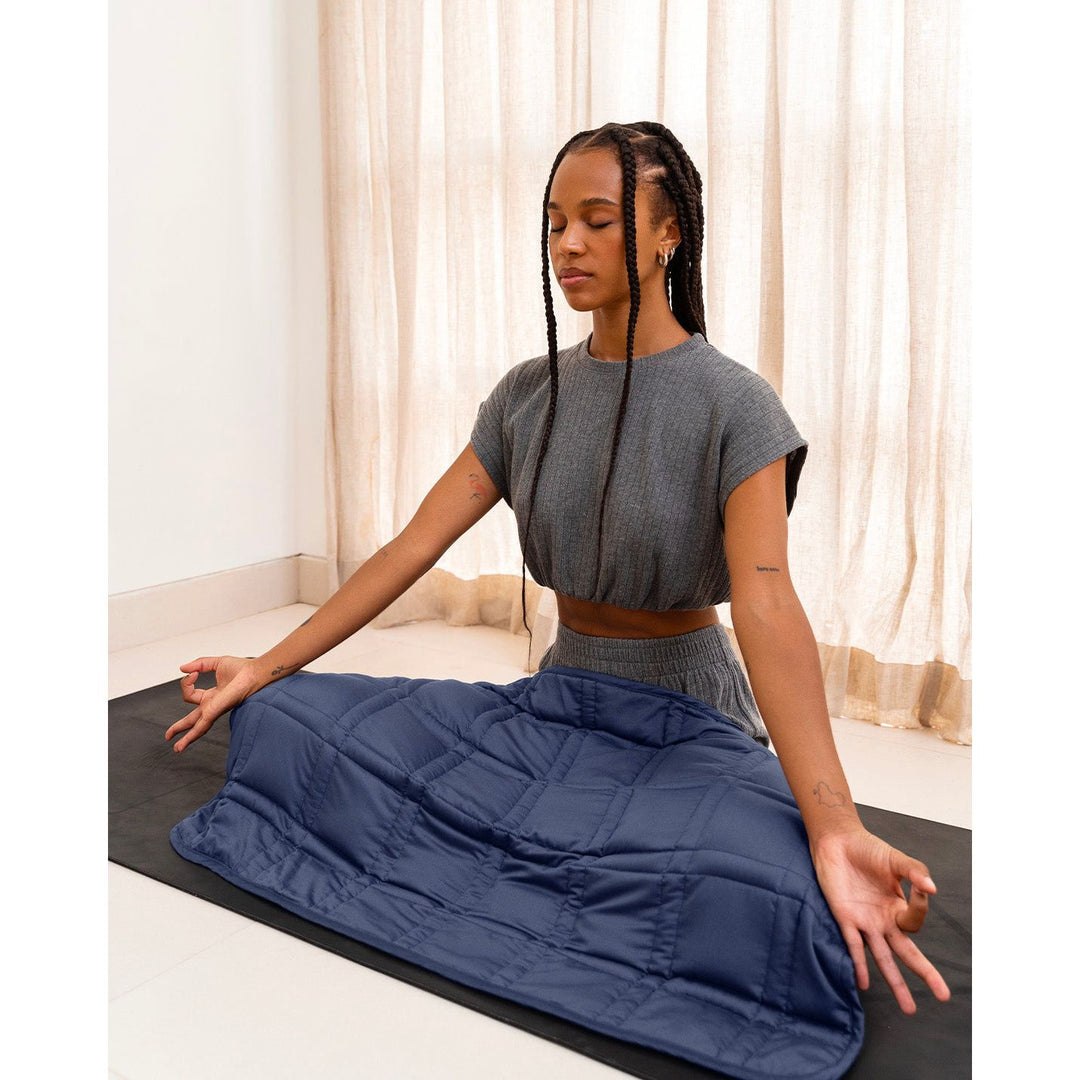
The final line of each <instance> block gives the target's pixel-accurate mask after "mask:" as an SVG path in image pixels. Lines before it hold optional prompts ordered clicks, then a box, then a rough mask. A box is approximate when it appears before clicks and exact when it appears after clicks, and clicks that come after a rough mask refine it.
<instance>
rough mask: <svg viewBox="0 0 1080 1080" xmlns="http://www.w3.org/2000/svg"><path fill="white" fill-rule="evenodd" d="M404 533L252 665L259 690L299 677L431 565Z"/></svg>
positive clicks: (421, 548)
mask: <svg viewBox="0 0 1080 1080" xmlns="http://www.w3.org/2000/svg"><path fill="white" fill-rule="evenodd" d="M437 558H438V556H437V555H432V554H431V553H430V551H429V550H428V549H426V548H425V547H424V546H422V545H421V544H419V543H418V542H416V540H414V539H413V537H412V536H411V534H410V532H409V530H408V529H406V530H405V531H404V532H402V533H401V534H400V535H399V536H396V537H395V538H394V539H393V540H391V541H390V542H389V543H388V544H386V545H385V546H383V547H381V548H380V549H379V550H378V551H376V552H375V554H374V555H372V556H371V558H370V559H368V560H367V561H366V562H365V563H364V564H363V565H362V566H361V567H360V568H359V569H358V570H357V571H356V573H354V574H353V575H352V577H350V578H349V580H348V581H346V582H345V584H344V585H342V586H341V588H340V589H338V591H337V592H336V593H334V595H333V596H331V597H330V599H329V600H327V601H326V603H325V604H323V605H322V607H320V608H319V609H318V610H317V611H315V612H313V613H312V615H311V616H310V617H309V618H308V619H306V620H305V621H304V622H303V623H301V624H300V626H298V627H297V628H296V629H295V630H294V631H293V632H292V633H291V634H289V636H288V637H286V638H284V639H283V640H282V641H280V642H279V643H278V644H277V645H275V646H274V647H273V648H272V649H270V650H269V651H268V652H265V653H263V655H262V656H259V657H257V658H256V660H255V669H256V672H257V673H258V676H259V682H260V684H261V685H266V684H267V683H271V682H274V681H275V680H276V679H282V678H284V677H285V676H286V675H291V674H293V673H294V672H296V671H299V670H300V668H302V667H303V666H304V665H305V664H308V663H310V662H311V661H312V660H314V659H315V658H316V657H318V656H322V654H323V653H325V652H328V651H329V650H330V649H332V648H334V646H336V645H340V644H341V642H343V641H344V640H345V639H346V638H348V637H350V636H351V635H353V634H355V633H356V632H357V630H359V629H360V628H361V627H363V626H365V625H366V624H367V623H369V622H371V620H372V619H374V618H375V616H376V615H378V614H379V613H380V612H381V611H383V609H384V608H386V607H388V606H389V605H390V604H391V603H393V601H394V600H396V599H397V598H398V597H399V596H400V595H401V594H402V593H403V592H404V591H405V590H406V589H407V588H409V586H410V585H412V584H413V583H414V582H415V581H417V580H418V579H419V578H421V577H422V576H423V575H424V574H425V573H427V571H428V570H430V569H431V568H432V566H434V565H435V562H436V560H437Z"/></svg>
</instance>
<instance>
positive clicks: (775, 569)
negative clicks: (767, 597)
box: [754, 566, 780, 574]
mask: <svg viewBox="0 0 1080 1080" xmlns="http://www.w3.org/2000/svg"><path fill="white" fill-rule="evenodd" d="M754 569H755V570H764V571H767V572H768V573H770V574H779V573H780V567H778V566H756V567H755V568H754Z"/></svg>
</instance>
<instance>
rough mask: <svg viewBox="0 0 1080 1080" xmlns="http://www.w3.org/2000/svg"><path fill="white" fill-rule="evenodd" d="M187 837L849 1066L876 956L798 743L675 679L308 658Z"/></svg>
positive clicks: (269, 880) (238, 864) (249, 880)
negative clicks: (860, 928) (324, 669)
mask: <svg viewBox="0 0 1080 1080" xmlns="http://www.w3.org/2000/svg"><path fill="white" fill-rule="evenodd" d="M230 723H231V740H230V746H229V754H228V761H227V764H226V777H227V779H226V783H225V785H224V787H223V788H222V789H221V791H220V792H219V793H218V794H217V795H216V796H215V797H214V798H213V799H211V800H210V801H209V802H208V803H206V804H205V805H204V806H202V807H201V808H199V809H198V810H196V811H195V812H194V813H193V814H191V815H189V816H188V817H187V818H185V819H184V820H183V821H181V822H180V823H179V824H178V825H177V826H176V827H175V828H174V829H173V830H172V833H171V840H172V843H173V847H174V848H175V849H176V850H177V851H178V852H179V854H181V855H182V856H184V857H185V858H187V859H190V860H192V861H194V862H197V863H200V864H202V865H204V866H207V867H209V868H210V869H211V870H213V871H215V872H216V873H218V874H220V875H221V876H222V877H224V878H226V879H227V880H229V881H231V882H232V883H233V884H235V885H238V886H240V887H241V888H243V889H246V890H248V891H250V892H253V893H256V894H258V895H261V896H263V897H266V898H268V899H270V900H273V901H274V902H276V903H278V904H280V905H281V906H283V907H285V908H287V909H288V910H290V911H293V912H295V913H297V914H299V915H301V916H303V917H305V918H307V919H310V920H312V921H314V922H317V923H320V924H322V925H324V926H327V927H330V928H331V929H334V930H337V931H339V932H341V933H344V934H347V935H349V936H351V937H353V938H355V939H357V940H359V941H363V942H365V943H367V944H369V945H372V946H374V947H376V948H378V949H382V950H384V951H386V952H388V953H391V954H393V955H396V956H399V957H401V958H403V959H405V960H409V961H412V962H414V963H417V964H420V965H422V966H424V967H426V968H428V969H430V970H433V971H436V972H438V973H440V974H442V975H445V976H447V977H449V978H451V979H455V980H457V981H459V982H462V983H465V984H466V985H469V986H473V987H476V988H478V989H481V990H486V991H488V992H491V993H494V994H498V995H501V996H503V997H506V998H509V999H512V1000H515V1001H519V1002H521V1003H523V1004H526V1005H530V1006H533V1007H535V1008H540V1009H543V1010H545V1011H547V1012H550V1013H553V1014H555V1015H558V1016H562V1017H565V1018H567V1019H569V1020H573V1021H575V1022H577V1023H579V1024H582V1025H584V1026H586V1027H589V1028H592V1029H594V1030H597V1031H601V1032H604V1033H605V1034H609V1035H612V1036H614V1037H616V1038H620V1039H624V1040H627V1041H629V1042H633V1043H637V1044H640V1045H643V1046H650V1047H655V1048H657V1049H660V1050H664V1051H666V1052H667V1053H671V1054H675V1055H677V1056H680V1057H683V1058H685V1059H687V1060H689V1061H693V1062H695V1063H697V1064H700V1065H704V1066H706V1067H709V1068H712V1069H715V1070H717V1071H719V1072H722V1073H725V1074H727V1075H729V1076H732V1077H738V1078H748V1080H766V1078H768V1080H778V1078H780V1077H784V1078H792V1080H794V1078H802V1077H806V1078H814V1080H825V1078H832V1077H839V1076H841V1075H842V1074H843V1073H844V1072H845V1070H846V1069H847V1068H848V1067H849V1066H850V1065H851V1063H852V1061H853V1060H854V1058H855V1056H856V1054H857V1053H858V1051H859V1048H860V1046H861V1042H862V1036H863V1015H862V1009H861V1006H860V1003H859V997H858V993H857V991H856V988H855V979H854V972H853V969H852V965H851V961H850V958H849V956H848V954H847V949H846V948H845V946H844V944H843V941H842V940H841V937H840V933H839V930H838V928H837V926H836V923H835V921H834V920H833V918H832V915H831V913H830V912H829V909H828V906H827V904H826V903H825V899H824V897H823V896H822V895H821V892H820V889H819V888H818V886H817V881H816V878H815V876H814V872H813V867H812V864H811V862H810V856H809V851H808V849H807V844H806V835H805V832H804V830H803V827H802V822H801V818H800V816H799V813H798V809H797V807H796V806H795V803H794V800H793V799H792V796H791V793H790V791H789V789H788V787H787V784H786V781H785V780H784V777H783V774H782V772H781V770H780V767H779V763H778V762H777V760H776V758H775V757H774V756H773V755H772V754H770V753H769V752H768V751H767V750H765V749H764V748H763V747H762V746H760V745H759V744H758V743H756V742H754V740H753V739H752V738H750V737H749V736H748V735H747V734H746V733H745V732H743V731H742V730H741V729H740V728H739V727H738V726H737V725H736V724H734V723H733V722H732V721H730V720H728V719H727V718H726V717H724V716H722V715H721V714H720V713H718V712H717V711H716V710H714V709H713V708H711V707H710V706H708V705H706V704H704V703H703V702H701V701H698V700H697V699H696V698H693V697H690V696H688V695H686V694H682V693H679V692H678V691H674V690H669V689H666V688H662V687H657V686H652V685H650V684H645V683H637V682H631V681H628V680H625V679H622V678H618V677H616V676H612V675H605V674H598V673H595V672H589V671H583V670H580V669H575V668H566V667H548V668H545V669H544V670H542V671H540V672H538V673H537V674H536V675H534V676H532V677H531V678H526V679H521V680H518V681H517V682H513V683H510V684H508V685H494V684H490V683H482V682H481V683H463V682H458V681H456V680H446V679H443V680H434V679H405V678H394V677H392V678H376V677H371V676H366V675H357V674H347V675H330V674H311V673H306V672H301V673H298V674H296V675H293V676H290V677H289V678H287V679H282V680H280V681H279V682H276V683H273V684H271V685H270V686H268V687H265V688H264V689H262V690H260V691H259V692H258V693H256V694H254V695H252V696H251V697H250V698H248V699H247V700H246V701H245V702H244V703H243V704H242V705H241V706H240V707H238V708H237V709H235V710H234V711H233V713H232V715H231V717H230Z"/></svg>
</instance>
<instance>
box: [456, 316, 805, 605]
mask: <svg viewBox="0 0 1080 1080" xmlns="http://www.w3.org/2000/svg"><path fill="white" fill-rule="evenodd" d="M591 336H592V335H590V336H589V338H587V339H586V340H585V341H582V342H579V343H578V344H577V345H574V346H572V347H570V348H568V349H563V350H561V351H560V352H559V354H558V367H559V399H558V404H557V407H556V413H555V423H554V426H553V427H552V431H551V438H550V441H549V444H548V451H547V457H546V459H545V461H544V466H543V469H542V470H541V473H540V485H539V487H538V489H537V494H536V509H535V511H534V513H533V519H532V525H531V528H530V533H529V542H528V549H527V550H526V551H525V564H526V566H528V568H529V572H530V573H531V574H532V576H533V578H534V580H535V581H537V582H538V583H539V584H541V585H546V586H548V587H549V588H551V589H554V590H555V591H556V592H560V593H563V594H564V595H566V596H571V597H575V598H577V599H580V600H593V601H597V602H600V603H605V604H615V605H617V606H618V607H624V608H632V609H635V610H648V611H669V610H672V609H690V608H703V607H709V606H711V605H713V604H719V603H723V602H724V601H726V600H729V599H730V597H731V579H730V576H729V574H728V567H727V560H726V558H725V555H724V530H723V509H724V504H725V502H726V501H727V497H728V496H729V495H730V494H731V492H732V491H733V490H734V489H735V488H736V487H737V486H738V485H739V484H740V483H742V481H743V480H745V479H746V478H747V477H748V476H750V475H752V474H753V473H755V472H757V471H758V470H759V469H762V468H764V467H765V466H766V465H768V464H770V463H771V462H773V461H776V460H778V459H779V458H781V457H785V456H786V457H787V508H788V512H789V513H790V512H791V508H792V505H793V504H794V502H795V492H796V488H797V485H798V481H799V474H800V472H801V471H802V466H803V462H804V460H805V458H806V450H807V442H806V440H805V439H804V438H803V437H802V436H801V435H800V434H799V432H798V431H797V430H796V428H795V425H794V424H793V423H792V421H791V418H790V417H789V416H788V414H787V410H786V409H785V408H784V406H783V403H782V402H781V401H780V398H779V397H778V396H777V394H776V391H775V390H773V388H772V387H771V386H770V385H769V383H768V382H767V381H766V380H765V379H764V378H762V377H761V376H760V375H758V374H757V373H756V372H754V371H751V370H750V369H749V368H747V367H744V366H743V365H742V364H739V363H737V362H736V361H734V360H732V359H731V358H730V357H727V356H725V355H724V354H723V353H721V352H720V351H719V350H717V349H716V348H714V347H713V346H712V345H710V344H709V343H708V342H707V341H706V340H705V339H704V338H703V337H702V336H701V335H700V334H694V335H692V336H691V337H689V338H688V339H687V340H686V341H684V342H683V343H682V344H680V345H676V346H675V347H674V348H671V349H665V350H664V351H663V352H659V353H653V354H652V355H650V356H641V357H635V358H634V364H633V368H632V370H631V373H630V398H629V402H628V403H627V412H626V418H625V419H624V421H623V428H622V434H621V436H620V444H619V453H618V458H617V460H616V463H615V473H614V476H613V477H612V480H611V487H610V489H609V491H608V502H607V507H606V509H605V511H604V542H603V548H602V550H601V551H600V553H599V555H600V558H599V577H597V534H598V526H599V521H600V514H599V510H600V497H601V494H602V492H603V487H604V478H605V476H606V474H607V467H608V460H609V457H610V454H611V440H612V437H613V435H614V431H615V420H616V417H617V415H618V410H619V398H620V394H621V393H622V382H623V375H624V372H625V370H626V361H625V360H624V361H610V360H597V359H596V358H595V357H593V356H591V355H590V354H589V350H588V346H589V341H590V340H591ZM550 384H551V378H550V374H549V372H548V358H547V355H546V354H545V355H543V356H537V357H533V359H531V360H525V361H523V362H522V363H520V364H517V365H516V366H514V367H512V368H511V369H510V370H509V371H508V372H507V373H506V374H505V375H504V376H503V377H502V378H501V379H500V380H499V382H498V383H497V384H496V386H495V388H494V390H492V392H491V394H490V395H488V397H487V399H486V400H485V401H484V402H483V404H482V405H481V406H480V409H479V412H478V414H477V418H476V424H475V426H474V428H473V433H472V439H471V442H472V447H473V449H474V450H475V451H476V455H477V457H478V458H479V459H480V462H481V464H482V465H483V466H484V468H485V469H486V470H487V472H488V474H489V475H490V477H491V479H492V481H493V482H494V483H495V486H496V487H497V488H498V490H499V492H500V494H501V495H502V497H503V498H504V499H505V500H506V501H507V503H508V504H509V505H510V507H511V508H512V509H513V511H514V513H515V516H516V518H517V523H518V534H519V536H520V537H521V541H522V544H524V542H525V523H526V519H527V517H528V510H529V507H528V500H529V492H530V490H531V487H532V478H533V473H534V471H535V469H536V462H537V458H538V456H539V450H540V441H541V439H542V437H543V433H544V421H545V418H546V416H547V408H548V400H549V394H550Z"/></svg>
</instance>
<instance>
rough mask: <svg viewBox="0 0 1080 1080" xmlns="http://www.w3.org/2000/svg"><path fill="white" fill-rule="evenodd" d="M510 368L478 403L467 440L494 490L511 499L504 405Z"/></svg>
mask: <svg viewBox="0 0 1080 1080" xmlns="http://www.w3.org/2000/svg"><path fill="white" fill-rule="evenodd" d="M512 375H513V370H510V371H508V372H507V373H506V374H505V375H504V376H503V377H502V378H501V379H500V380H499V381H498V383H496V384H495V389H494V390H492V391H491V393H490V394H488V396H487V397H486V398H485V399H484V400H483V401H482V402H481V403H480V408H479V409H478V410H477V413H476V423H475V424H474V425H473V430H472V435H471V436H470V437H469V442H470V443H471V445H472V448H473V451H474V452H475V453H476V456H477V457H478V458H479V459H480V464H481V465H483V466H484V468H485V469H486V470H487V474H488V476H490V477H491V482H492V483H493V484H494V485H495V488H496V490H497V491H498V492H499V494H500V495H501V496H502V497H503V498H504V499H505V500H506V502H507V505H512V504H511V502H510V489H509V484H508V479H507V477H508V474H509V462H508V460H507V440H506V432H505V427H504V419H505V416H506V405H507V401H508V400H509V396H510V382H511V376H512Z"/></svg>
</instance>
